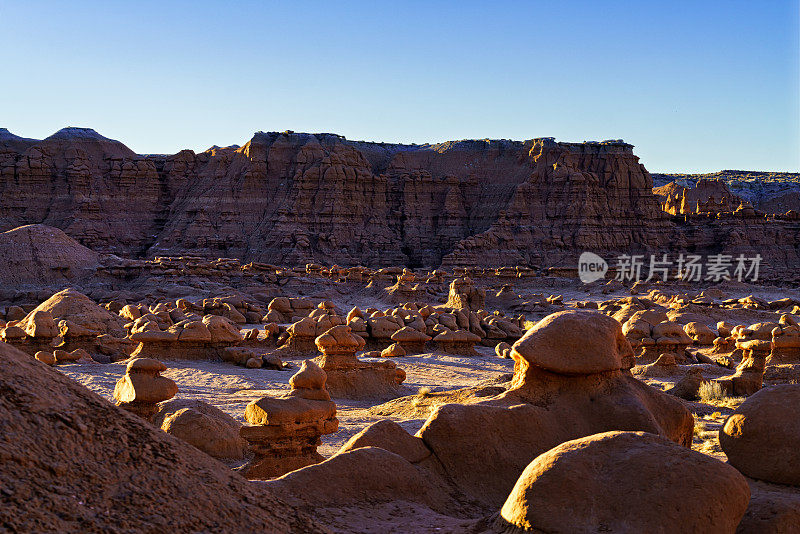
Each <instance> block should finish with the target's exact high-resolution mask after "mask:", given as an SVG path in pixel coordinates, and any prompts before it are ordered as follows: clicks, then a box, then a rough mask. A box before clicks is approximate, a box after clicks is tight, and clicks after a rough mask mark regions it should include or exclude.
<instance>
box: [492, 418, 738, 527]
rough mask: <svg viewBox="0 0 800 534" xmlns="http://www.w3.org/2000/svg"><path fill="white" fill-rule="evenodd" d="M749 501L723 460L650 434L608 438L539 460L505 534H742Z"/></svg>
mask: <svg viewBox="0 0 800 534" xmlns="http://www.w3.org/2000/svg"><path fill="white" fill-rule="evenodd" d="M609 488H617V491H609ZM709 495H713V496H714V498H713V499H709V498H708V496H709ZM749 500H750V488H749V487H748V485H747V480H746V479H745V478H744V477H743V476H741V475H740V474H739V473H737V472H736V470H735V469H733V468H732V467H731V466H729V465H727V464H725V463H723V462H720V461H719V460H716V459H714V458H711V457H709V456H706V455H704V454H702V453H699V452H695V451H693V450H691V449H688V448H685V447H681V446H680V445H676V444H675V443H672V442H671V441H669V440H666V439H664V438H662V437H660V436H655V435H653V434H648V433H645V432H606V433H602V434H596V435H593V436H588V437H584V438H581V439H576V440H573V441H568V442H566V443H562V444H561V445H559V446H557V447H555V448H553V449H551V450H549V451H547V452H545V453H544V454H542V455H540V456H539V457H537V458H536V459H535V460H534V461H533V462H531V463H530V465H528V467H526V468H525V471H524V472H523V473H522V475H521V476H520V477H519V480H518V481H517V483H516V485H515V486H514V489H513V490H512V491H511V494H510V495H509V496H508V499H507V500H506V502H505V504H504V505H503V507H502V509H501V511H500V516H499V517H498V519H497V527H498V529H497V530H498V531H500V532H514V533H521V532H598V531H609V532H734V531H735V530H736V525H738V523H739V521H740V520H741V518H742V516H743V515H744V513H745V510H746V509H747V503H748V501H749Z"/></svg>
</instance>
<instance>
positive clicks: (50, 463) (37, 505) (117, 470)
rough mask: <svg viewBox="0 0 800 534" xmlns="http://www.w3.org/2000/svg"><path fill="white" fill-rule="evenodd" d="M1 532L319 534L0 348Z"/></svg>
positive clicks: (186, 449) (199, 457)
mask: <svg viewBox="0 0 800 534" xmlns="http://www.w3.org/2000/svg"><path fill="white" fill-rule="evenodd" d="M0 391H2V392H3V393H2V395H0V459H1V460H0V461H2V465H3V469H2V470H1V471H0V487H2V488H3V489H2V492H0V525H2V526H3V528H4V529H10V530H11V531H17V532H45V531H47V532H141V531H149V532H164V531H174V532H256V531H261V532H320V531H321V529H319V528H317V527H316V526H315V525H314V524H313V523H312V522H311V521H310V519H308V518H307V517H306V516H304V515H303V514H302V513H300V512H297V511H295V510H293V509H292V508H290V507H289V506H287V505H286V504H284V503H283V502H281V501H279V500H278V499H276V498H275V497H273V496H272V494H271V493H269V492H268V491H267V490H265V489H264V488H263V487H257V486H254V485H251V484H250V483H249V482H247V481H246V480H244V479H243V478H241V477H240V476H239V475H236V474H235V473H233V472H231V471H230V470H228V469H227V468H226V467H225V466H224V465H222V464H220V463H218V462H217V461H216V460H213V459H212V458H211V457H209V456H207V455H205V454H203V453H202V452H200V451H198V450H197V449H195V448H194V447H192V446H191V445H189V444H187V443H184V442H182V441H180V440H178V439H177V438H174V437H172V436H170V435H168V434H166V433H164V432H161V431H159V430H158V429H156V428H155V427H153V426H151V425H148V424H147V423H145V422H144V421H142V420H141V419H139V418H137V417H136V416H134V415H131V414H129V413H127V412H125V411H123V410H120V409H118V408H117V407H115V406H113V405H112V404H111V403H109V402H107V401H105V400H103V399H101V398H100V397H98V396H97V395H96V394H94V393H92V392H90V391H89V390H87V389H86V388H84V387H83V386H81V385H79V384H78V383H76V382H73V381H72V380H70V379H69V378H67V377H65V376H63V375H61V374H60V373H58V372H57V371H54V370H52V369H50V368H48V367H47V366H46V365H44V364H42V363H39V362H37V361H34V360H32V359H31V358H30V356H27V355H26V354H24V353H22V352H20V351H18V350H16V349H14V348H13V347H11V346H9V345H6V344H4V343H0Z"/></svg>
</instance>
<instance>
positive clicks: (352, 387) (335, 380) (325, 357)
mask: <svg viewBox="0 0 800 534" xmlns="http://www.w3.org/2000/svg"><path fill="white" fill-rule="evenodd" d="M316 344H317V346H318V347H319V349H320V351H322V356H319V357H317V358H316V359H315V361H316V363H317V364H319V366H320V367H321V368H322V369H323V370H324V371H325V373H326V374H327V377H328V379H327V384H326V388H327V389H328V391H329V392H330V394H331V395H332V396H334V397H344V398H366V397H376V396H383V397H386V396H394V395H395V394H396V393H397V390H398V386H399V385H400V384H401V383H402V382H403V380H405V371H403V370H402V369H398V368H397V365H396V364H395V363H394V362H393V361H391V360H386V361H381V362H363V361H360V360H358V358H356V352H357V351H359V350H361V349H362V348H364V338H362V337H361V336H357V335H355V334H353V333H352V332H351V331H350V327H349V326H346V325H339V326H334V327H333V328H331V329H330V330H328V331H327V332H325V333H324V334H322V335H321V336H319V337H318V338H317V339H316Z"/></svg>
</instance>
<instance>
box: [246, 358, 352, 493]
mask: <svg viewBox="0 0 800 534" xmlns="http://www.w3.org/2000/svg"><path fill="white" fill-rule="evenodd" d="M325 379H326V375H325V371H323V370H322V369H321V368H320V367H319V366H318V365H316V364H315V363H314V362H313V361H311V360H306V361H304V362H303V365H302V367H301V368H300V370H299V371H298V372H297V374H295V375H294V376H292V378H291V379H290V381H289V384H290V386H291V387H292V390H291V391H290V392H289V393H288V394H287V395H286V396H285V397H277V398H276V397H263V398H261V399H259V400H256V401H253V402H251V403H250V404H248V405H247V408H246V409H245V419H246V420H247V422H248V423H249V424H247V425H244V426H242V427H241V429H240V435H241V436H242V438H244V439H245V440H247V442H248V443H249V444H250V451H251V452H252V454H253V458H252V459H251V460H250V461H249V462H248V464H247V465H245V466H244V467H243V472H244V475H245V476H246V477H247V478H250V479H266V478H273V477H278V476H281V475H283V474H284V473H287V472H289V471H294V470H295V469H300V468H301V467H305V466H307V465H311V464H315V463H319V462H321V461H322V460H323V458H322V456H321V455H320V454H319V453H318V452H317V446H318V445H319V444H320V437H321V436H322V435H323V434H330V433H332V432H335V431H336V429H337V428H338V427H339V421H338V420H337V419H336V404H334V403H333V401H331V397H330V395H329V394H328V392H327V391H326V390H325Z"/></svg>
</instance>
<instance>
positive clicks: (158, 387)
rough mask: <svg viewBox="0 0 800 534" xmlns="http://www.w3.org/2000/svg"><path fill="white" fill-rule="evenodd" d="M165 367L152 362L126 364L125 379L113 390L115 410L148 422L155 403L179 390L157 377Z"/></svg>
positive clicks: (136, 360)
mask: <svg viewBox="0 0 800 534" xmlns="http://www.w3.org/2000/svg"><path fill="white" fill-rule="evenodd" d="M166 370H167V367H166V366H165V365H164V364H163V363H161V362H160V361H158V360H154V359H152V358H134V359H133V360H131V361H130V362H128V367H127V369H126V371H125V376H123V377H122V378H120V379H119V380H118V381H117V385H116V386H115V387H114V400H116V401H117V406H120V407H121V408H124V409H126V410H128V411H130V412H133V413H135V414H137V415H139V416H140V417H143V418H144V419H147V420H150V419H152V417H153V415H155V413H156V412H157V411H158V406H157V405H158V403H159V402H162V401H165V400H169V399H171V398H172V397H174V396H175V394H176V393H177V392H178V386H177V385H176V384H175V382H173V381H172V380H170V379H169V378H166V377H163V376H161V375H160V373H161V372H163V371H166Z"/></svg>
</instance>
